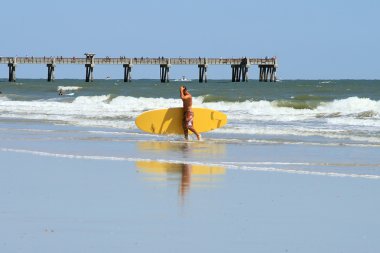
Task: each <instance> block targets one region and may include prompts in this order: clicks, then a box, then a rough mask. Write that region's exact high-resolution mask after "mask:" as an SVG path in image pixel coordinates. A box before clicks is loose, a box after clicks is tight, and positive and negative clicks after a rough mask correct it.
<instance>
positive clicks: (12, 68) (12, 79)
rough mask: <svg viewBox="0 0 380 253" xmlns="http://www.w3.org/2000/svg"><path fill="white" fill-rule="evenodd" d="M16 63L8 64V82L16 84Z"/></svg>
mask: <svg viewBox="0 0 380 253" xmlns="http://www.w3.org/2000/svg"><path fill="white" fill-rule="evenodd" d="M16 65H17V64H16V63H8V68H9V77H8V81H9V82H16Z"/></svg>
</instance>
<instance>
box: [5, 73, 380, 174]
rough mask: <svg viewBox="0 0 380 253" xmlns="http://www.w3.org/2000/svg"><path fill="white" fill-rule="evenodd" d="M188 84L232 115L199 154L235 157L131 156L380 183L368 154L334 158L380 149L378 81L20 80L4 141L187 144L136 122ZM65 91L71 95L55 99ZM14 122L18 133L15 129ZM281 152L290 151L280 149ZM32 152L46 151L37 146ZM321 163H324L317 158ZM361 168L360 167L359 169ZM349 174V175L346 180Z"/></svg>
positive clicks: (10, 94)
mask: <svg viewBox="0 0 380 253" xmlns="http://www.w3.org/2000/svg"><path fill="white" fill-rule="evenodd" d="M183 84H185V85H186V86H187V87H188V89H189V91H190V92H191V94H192V95H193V98H194V101H193V106H194V107H205V108H211V109H215V110H219V111H222V112H224V113H225V114H226V115H227V117H228V124H227V125H226V126H225V127H223V128H221V129H217V130H215V131H213V132H209V133H204V134H203V139H204V142H203V144H202V145H206V147H201V148H203V150H206V151H207V149H210V150H212V149H213V148H216V149H220V147H221V146H223V148H222V149H223V150H232V151H230V152H223V154H224V155H223V157H220V156H216V157H214V158H213V156H209V157H207V156H199V152H198V153H195V155H194V154H193V156H192V157H191V158H188V159H185V158H183V157H182V156H178V154H177V153H176V152H174V153H173V152H172V151H173V150H172V149H170V148H169V150H167V152H162V153H161V154H156V153H153V154H151V153H149V152H143V153H134V154H131V155H130V156H128V157H129V158H131V159H132V158H133V159H135V158H137V159H139V158H141V159H153V160H159V159H163V160H164V161H167V162H169V161H170V162H173V161H174V162H177V163H180V162H190V163H200V164H206V165H209V164H217V165H223V166H229V167H236V168H251V167H252V168H258V167H259V169H262V167H265V168H268V169H273V168H274V169H279V168H283V167H284V165H286V167H290V168H294V167H297V168H298V167H302V168H303V169H301V170H302V171H304V170H305V168H308V169H307V170H313V169H315V168H316V167H317V168H319V170H323V171H325V170H326V168H329V171H330V172H336V167H338V170H339V171H340V172H342V170H343V171H344V169H347V168H349V174H352V173H353V171H354V172H355V173H354V174H355V175H356V174H357V175H361V174H363V173H364V174H365V175H366V176H367V173H370V175H374V176H375V177H378V176H379V177H380V174H379V173H378V172H377V171H375V172H374V171H372V167H380V162H378V161H377V159H375V160H374V163H372V162H368V161H367V156H364V157H361V158H360V159H358V160H357V161H356V160H351V161H345V158H346V157H344V156H343V157H341V158H340V159H338V157H339V156H338V155H337V157H333V158H328V157H330V153H331V152H333V153H335V154H339V153H340V152H343V151H345V150H347V149H349V148H351V149H355V148H363V149H365V148H370V149H371V150H376V152H377V149H378V148H379V147H380V130H379V129H380V128H379V127H380V85H379V81H377V80H374V81H371V80H283V81H280V82H275V83H270V82H268V83H266V82H258V81H249V82H246V83H232V82H229V81H226V80H210V81H209V82H208V83H198V82H194V81H193V82H186V83H181V82H170V83H160V82H159V81H158V80H134V81H133V82H131V83H124V82H123V81H122V80H96V81H95V82H93V83H86V82H84V81H83V80H57V81H55V82H50V83H49V82H46V80H28V79H26V80H18V81H17V82H16V83H8V82H5V81H3V82H1V83H0V87H1V91H2V94H1V95H0V117H1V128H2V129H1V130H2V132H3V133H6V134H7V135H9V134H10V133H9V132H13V131H16V132H15V133H14V134H15V135H18V134H19V132H20V131H22V132H24V134H26V135H28V134H31V136H34V137H35V136H36V134H37V133H38V134H40V135H41V136H44V135H49V136H51V135H54V136H60V137H61V138H62V140H65V139H66V138H67V140H70V139H72V138H74V137H75V138H76V137H77V135H81V136H83V138H84V136H87V138H88V139H90V140H98V139H104V140H109V141H110V143H115V142H118V141H119V142H133V143H140V144H141V143H142V142H156V143H157V142H158V143H162V144H163V145H167V144H168V143H181V142H182V141H183V137H182V136H158V135H151V134H147V133H144V132H141V131H140V130H139V129H138V128H137V127H136V125H135V123H134V120H135V119H136V117H137V116H138V115H139V114H141V113H142V112H144V111H147V110H152V109H158V108H169V107H180V106H181V105H182V102H181V100H180V98H179V86H180V85H183ZM59 90H62V91H63V93H64V95H62V96H60V95H58V91H59ZM26 122H27V123H26ZM10 124H11V125H15V124H16V125H17V124H18V126H17V127H16V129H14V128H12V127H10ZM21 125H22V126H21ZM73 128H75V129H76V130H75V131H77V132H75V131H74V130H73V132H72V134H66V135H62V129H71V130H72V129H73ZM79 128H80V130H78V129H79ZM191 137H192V138H191V139H193V140H194V139H195V137H194V136H191ZM41 138H42V137H41ZM3 143H4V142H3ZM79 143H81V142H80V140H79ZM192 145H198V144H195V143H193V144H192ZM207 145H214V146H213V147H211V146H207ZM52 146H53V147H54V145H52ZM215 146H218V147H215ZM53 147H50V148H49V149H53ZM257 147H260V150H262V149H265V148H266V147H271V148H270V149H269V150H268V152H269V153H267V155H266V156H268V154H270V153H271V152H276V153H275V156H273V157H272V158H271V159H269V160H261V159H260V158H258V157H254V156H252V155H251V153H254V152H256V151H255V149H257ZM283 147H287V148H283ZM299 147H301V153H300V155H301V156H294V155H293V156H292V157H294V158H293V159H291V160H292V161H289V159H288V154H287V153H288V151H289V150H291V149H294V148H299ZM314 147H324V148H323V149H319V151H318V152H317V153H316V154H309V155H310V157H309V158H306V157H305V156H303V155H302V153H304V152H306V150H308V149H309V148H314ZM4 148H6V147H4ZM279 148H280V149H281V150H284V151H283V152H281V151H275V150H276V149H279ZM331 149H334V151H331ZM235 150H241V152H240V154H247V155H248V156H243V157H242V156H241V155H237V156H236V155H234V153H233V151H235ZM30 151H31V152H34V151H46V150H45V149H43V148H42V150H41V149H36V150H35V149H33V148H31V150H30ZM81 152H82V153H83V152H84V151H78V154H79V155H81ZM107 153H108V156H111V157H114V156H116V157H118V155H120V154H118V153H117V152H116V153H112V152H109V151H105V152H104V154H103V155H105V157H106V156H107V155H106V154H107ZM100 155H102V154H100ZM318 156H321V159H315V157H318ZM302 158H303V159H302ZM373 159H374V158H372V159H370V160H373ZM268 166H269V167H268ZM342 167H343V168H344V169H342ZM357 167H360V168H361V169H360V170H355V168H357ZM363 167H364V168H367V170H364V169H363ZM314 172H315V171H314ZM315 173H317V172H315ZM318 173H319V172H318ZM347 173H348V172H347V171H346V172H342V175H346V174H347ZM347 175H348V174H347Z"/></svg>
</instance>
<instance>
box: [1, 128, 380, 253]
mask: <svg viewBox="0 0 380 253" xmlns="http://www.w3.org/2000/svg"><path fill="white" fill-rule="evenodd" d="M206 136H207V135H206ZM0 141H1V142H0V143H1V144H0V161H1V167H0V174H1V177H0V199H1V204H0V224H1V226H0V252H55V253H56V252H125V251H133V252H153V251H154V252H177V251H181V252H233V251H242V252H254V251H255V252H378V251H379V250H380V246H379V244H378V227H379V225H380V224H379V223H380V219H379V215H378V214H379V211H380V204H379V202H378V195H379V193H380V183H379V182H380V166H379V164H380V161H379V159H380V158H379V156H378V155H377V154H378V147H371V146H368V147H351V146H343V147H340V146H321V145H286V144H282V145H278V144H265V145H263V144H260V143H243V144H242V143H234V142H223V141H217V140H208V141H207V139H206V141H204V142H196V141H193V142H184V141H182V140H181V138H175V139H171V140H165V138H156V137H154V136H145V137H144V136H140V135H136V136H135V135H133V134H126V133H123V132H112V131H109V130H108V131H105V132H102V131H100V130H99V129H95V130H92V129H88V128H80V127H69V126H64V125H51V124H41V123H33V122H17V121H9V122H4V121H3V122H2V123H1V124H0Z"/></svg>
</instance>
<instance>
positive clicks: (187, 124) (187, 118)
mask: <svg viewBox="0 0 380 253" xmlns="http://www.w3.org/2000/svg"><path fill="white" fill-rule="evenodd" d="M193 119H194V113H193V112H191V111H186V112H184V113H183V127H184V128H191V127H193Z"/></svg>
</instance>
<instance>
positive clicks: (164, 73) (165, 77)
mask: <svg viewBox="0 0 380 253" xmlns="http://www.w3.org/2000/svg"><path fill="white" fill-rule="evenodd" d="M170 67H171V65H170V64H160V79H161V83H168V82H169V70H170Z"/></svg>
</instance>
